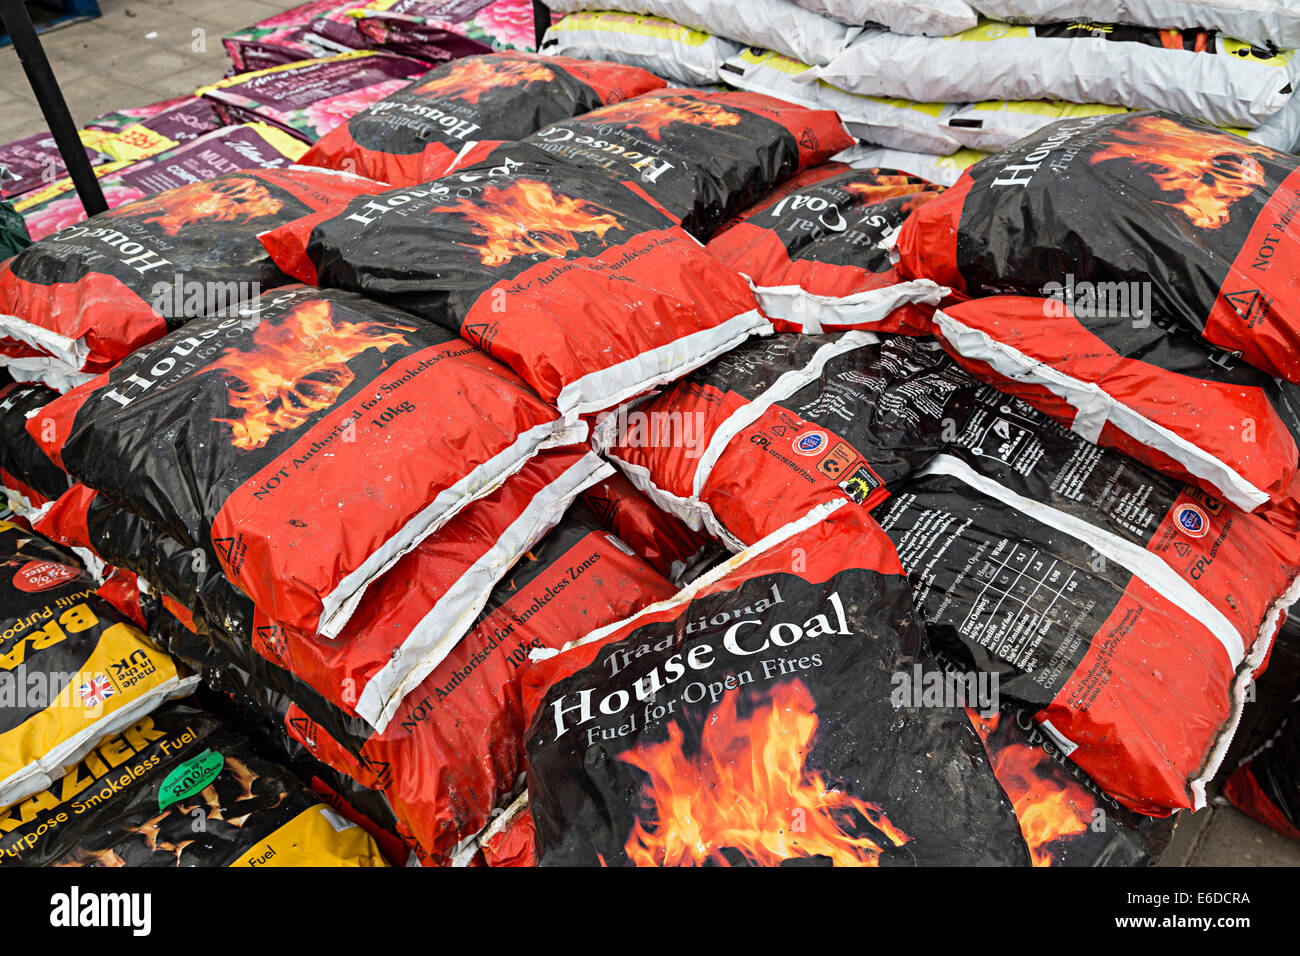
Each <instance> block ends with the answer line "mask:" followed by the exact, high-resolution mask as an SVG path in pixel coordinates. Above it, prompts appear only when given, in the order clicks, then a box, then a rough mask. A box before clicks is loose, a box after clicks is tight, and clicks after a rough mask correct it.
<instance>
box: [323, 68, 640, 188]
mask: <svg viewBox="0 0 1300 956" xmlns="http://www.w3.org/2000/svg"><path fill="white" fill-rule="evenodd" d="M663 85H664V82H663V80H660V79H658V78H657V77H655V76H653V75H652V74H650V73H647V72H646V71H645V70H642V69H638V68H636V67H631V66H621V65H619V64H615V63H590V62H584V61H582V60H575V59H571V58H569V57H539V56H537V55H535V54H527V53H497V54H492V55H488V56H474V57H466V58H464V59H460V60H453V61H452V62H451V63H448V64H446V65H444V66H440V67H438V68H436V69H434V70H430V71H429V72H428V73H425V74H424V75H423V76H421V77H419V78H418V79H416V80H414V81H412V82H411V83H410V84H407V85H405V86H403V87H402V88H401V89H400V90H397V91H396V92H394V93H391V94H389V95H388V96H386V97H384V98H383V99H382V100H380V101H379V102H377V103H373V104H371V105H370V106H369V107H367V108H366V109H364V110H362V111H361V112H359V113H357V114H356V115H355V116H352V117H351V118H349V119H348V120H347V121H346V122H344V123H343V124H342V125H340V126H339V127H338V128H337V129H335V130H334V131H333V132H330V133H328V134H326V135H325V136H323V137H322V138H321V139H320V140H319V141H318V142H317V143H316V144H315V145H314V146H313V147H312V148H311V149H310V150H309V151H308V152H307V155H306V156H304V157H303V160H302V161H303V163H304V164H306V165H309V166H325V167H328V168H330V169H344V170H347V171H348V172H352V173H357V174H358V175H361V176H368V177H370V178H371V179H377V180H380V181H381V182H385V183H388V184H390V185H393V186H412V185H415V184H417V183H422V182H424V181H426V180H429V179H436V178H437V177H439V176H441V175H443V174H444V173H445V172H447V170H448V169H449V168H450V167H451V164H452V162H453V161H454V160H455V159H456V156H457V154H458V153H459V152H460V151H461V150H462V149H463V148H464V147H465V146H466V145H467V144H468V143H470V142H473V141H476V140H515V139H522V138H523V137H525V136H527V135H528V134H529V133H532V132H535V131H536V130H538V129H541V128H542V127H543V126H547V125H549V124H550V123H553V122H556V121H558V120H561V119H567V118H568V117H570V116H573V115H575V114H578V113H586V112H588V111H590V110H593V109H595V108H596V107H598V106H604V105H605V104H607V103H617V102H618V101H620V100H623V99H626V98H627V97H629V96H636V95H638V94H641V93H645V92H648V91H650V90H655V89H659V88H660V87H662V86H663Z"/></svg>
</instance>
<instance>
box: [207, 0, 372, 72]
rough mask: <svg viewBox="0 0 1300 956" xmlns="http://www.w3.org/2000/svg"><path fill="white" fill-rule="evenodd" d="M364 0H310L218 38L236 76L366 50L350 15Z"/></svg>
mask: <svg viewBox="0 0 1300 956" xmlns="http://www.w3.org/2000/svg"><path fill="white" fill-rule="evenodd" d="M365 6H366V4H365V2H364V0H353V2H350V3H342V2H340V0H313V2H311V3H304V4H300V5H299V6H296V7H291V8H290V9H288V10H285V11H284V12H283V13H277V14H276V15H275V16H272V17H267V18H266V19H265V20H259V21H257V22H256V23H254V24H252V25H251V26H247V27H245V28H244V29H242V30H237V31H235V32H234V33H227V34H226V35H225V36H224V37H222V38H221V43H222V45H223V46H224V47H225V48H226V55H227V56H229V57H230V62H231V64H232V65H233V66H234V71H235V72H236V73H248V72H250V71H252V70H262V69H265V68H267V67H271V66H279V65H280V64H282V63H293V62H295V61H297V60H309V59H312V58H313V57H322V56H329V55H331V54H335V53H346V52H347V51H348V50H363V49H365V48H366V42H365V37H363V36H361V34H360V33H359V32H358V31H357V29H356V27H355V26H354V21H353V19H352V17H351V16H350V14H351V13H352V12H353V11H357V10H361V9H362V8H364V7H365Z"/></svg>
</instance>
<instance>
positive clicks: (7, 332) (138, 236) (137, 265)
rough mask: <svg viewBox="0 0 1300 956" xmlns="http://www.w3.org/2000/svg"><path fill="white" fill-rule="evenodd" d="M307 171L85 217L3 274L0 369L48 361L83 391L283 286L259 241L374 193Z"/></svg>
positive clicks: (197, 188) (234, 179)
mask: <svg viewBox="0 0 1300 956" xmlns="http://www.w3.org/2000/svg"><path fill="white" fill-rule="evenodd" d="M377 188H379V187H376V186H375V184H374V183H372V182H370V181H369V180H365V179H361V178H360V177H356V176H347V175H344V174H342V173H335V172H327V171H324V170H312V169H296V168H294V169H258V170H244V171H241V172H238V173H231V174H228V175H225V176H218V177H217V178H215V179H210V180H207V181H205V182H199V183H191V184H190V185H187V186H181V187H179V188H177V189H169V190H167V191H165V192H161V193H158V194H157V195H155V196H151V197H149V198H147V199H142V200H138V201H136V202H133V203H129V204H128V205H125V206H121V207H119V208H117V209H113V210H110V211H108V212H105V213H100V214H99V215H97V216H92V217H91V218H89V219H87V220H86V221H85V222H82V223H78V224H77V225H74V226H69V227H68V228H67V229H62V230H60V231H59V232H57V233H55V234H53V235H51V236H47V237H46V238H45V239H42V240H41V241H40V242H37V243H34V244H32V245H31V246H29V247H28V248H27V249H24V250H23V251H22V252H21V253H20V254H19V255H17V256H15V257H14V258H12V259H10V260H9V261H8V262H6V263H0V364H3V363H4V361H5V358H6V357H15V358H20V359H26V360H28V361H29V364H30V360H33V359H35V360H42V359H43V360H47V361H48V362H49V363H50V364H51V365H52V366H53V367H55V368H57V369H58V370H59V371H62V372H64V373H65V374H67V373H77V372H84V373H88V375H86V376H83V377H82V378H83V380H84V379H85V378H86V377H88V376H89V375H91V374H97V373H99V372H102V371H105V370H107V369H110V368H112V367H113V366H114V365H116V364H117V363H118V362H119V361H121V360H122V359H123V358H124V357H126V356H127V355H128V354H130V353H131V352H132V351H134V350H135V349H137V348H139V347H140V346H141V345H144V344H146V343H148V342H152V341H153V340H154V339H157V338H161V337H162V336H163V335H165V334H166V333H167V332H168V331H170V330H172V329H175V328H178V327H179V326H181V325H183V324H184V323H185V322H186V321H187V320H188V319H191V318H197V317H199V316H204V315H213V314H223V313H227V312H230V311H233V310H234V309H235V308H237V307H238V306H239V304H240V303H241V302H244V301H246V300H248V299H251V298H254V297H256V296H257V295H258V294H259V293H260V292H262V291H265V290H267V289H270V288H273V287H275V286H278V285H283V284H284V283H286V282H288V281H289V279H288V277H287V276H285V275H284V274H283V273H282V272H280V270H279V269H277V268H276V267H275V265H274V264H273V263H272V262H271V259H270V257H269V256H267V254H266V250H265V249H264V248H262V245H261V244H260V243H259V242H258V241H257V234H258V233H260V232H262V231H264V230H267V229H273V228H275V227H276V226H279V225H283V224H284V223H286V222H290V221H292V220H294V219H298V218H300V217H301V216H304V215H306V214H308V213H310V212H314V211H316V210H319V209H325V208H328V207H329V206H331V205H332V204H335V203H338V202H340V201H342V200H346V199H350V198H352V197H353V196H356V195H358V194H359V193H364V192H367V191H373V190H375V189H377Z"/></svg>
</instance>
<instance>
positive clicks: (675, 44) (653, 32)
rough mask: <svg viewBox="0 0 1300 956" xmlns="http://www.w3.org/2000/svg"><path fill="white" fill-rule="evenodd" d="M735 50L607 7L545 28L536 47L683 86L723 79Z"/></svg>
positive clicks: (729, 44) (677, 27) (666, 22)
mask: <svg viewBox="0 0 1300 956" xmlns="http://www.w3.org/2000/svg"><path fill="white" fill-rule="evenodd" d="M740 51H741V48H740V45H739V44H737V43H733V42H732V41H731V40H728V39H725V38H724V37H716V36H713V35H711V34H708V33H705V32H704V31H702V30H692V29H691V28H690V27H685V26H682V25H681V24H680V23H674V22H673V21H672V20H665V19H664V18H663V17H646V16H638V15H636V14H634V13H618V12H615V11H610V10H597V11H590V12H584V13H574V14H570V15H569V16H567V17H565V18H564V19H563V20H561V21H560V22H559V23H556V24H554V25H553V26H552V27H551V28H550V29H549V30H547V31H546V38H545V39H543V40H542V49H541V52H542V53H545V54H548V55H550V56H571V57H577V58H578V59H582V60H613V61H614V62H616V63H626V64H628V65H629V66H638V67H641V68H642V69H644V70H649V71H650V72H651V73H653V74H655V75H656V76H662V77H663V78H664V79H666V80H672V81H674V82H676V83H680V84H682V85H683V86H705V85H708V84H711V83H720V82H722V75H721V73H720V72H719V71H720V70H721V69H722V64H723V63H725V62H726V61H727V60H728V59H729V58H730V57H733V56H736V55H737V54H738V53H740ZM502 138H503V139H504V138H505V137H502Z"/></svg>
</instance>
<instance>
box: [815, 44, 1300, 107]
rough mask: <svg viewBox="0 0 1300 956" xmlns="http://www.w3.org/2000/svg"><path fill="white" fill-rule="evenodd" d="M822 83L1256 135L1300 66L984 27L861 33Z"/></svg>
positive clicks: (1206, 47)
mask: <svg viewBox="0 0 1300 956" xmlns="http://www.w3.org/2000/svg"><path fill="white" fill-rule="evenodd" d="M900 63H906V64H908V68H907V69H898V66H897V65H898V64H900ZM1008 64H1015V69H1008ZM817 76H818V78H820V79H822V80H825V81H826V82H827V83H829V84H830V85H831V86H834V87H838V88H840V89H844V90H848V91H849V92H850V93H861V94H863V95H866V96H898V97H902V98H903V99H908V100H916V101H918V102H922V103H927V102H936V101H937V102H941V103H978V102H982V101H984V100H1035V99H1043V100H1069V101H1070V102H1072V103H1105V104H1108V105H1111V106H1133V107H1137V108H1139V109H1153V110H1168V111H1170V112H1171V113H1180V114H1182V115H1183V116H1189V117H1194V118H1195V119H1198V120H1204V121H1205V122H1207V123H1214V124H1217V125H1219V126H1244V127H1254V126H1258V125H1260V124H1261V123H1263V122H1265V121H1266V120H1267V119H1269V117H1271V116H1273V114H1275V113H1277V112H1278V111H1279V110H1281V109H1282V108H1283V107H1284V106H1286V104H1287V100H1288V99H1289V98H1290V96H1291V89H1292V84H1293V83H1295V82H1296V80H1297V77H1300V59H1297V57H1296V56H1295V54H1294V51H1292V50H1282V51H1279V50H1278V49H1277V48H1276V47H1273V46H1264V47H1252V46H1251V45H1250V44H1249V43H1243V42H1241V41H1240V40H1234V39H1231V38H1229V37H1226V36H1221V35H1219V34H1217V33H1215V32H1213V31H1207V30H1199V29H1194V30H1182V31H1179V30H1154V29H1149V28H1146V27H1129V26H1122V25H1119V24H1112V23H1096V22H1093V21H1091V20H1067V21H1063V22H1058V23H1042V24H1036V25H1033V26H1014V25H1012V24H1008V23H1001V22H998V21H995V20H981V21H980V23H979V24H978V25H976V26H974V27H972V28H971V29H969V30H965V31H963V32H961V33H958V34H955V35H954V36H950V37H920V36H903V35H901V34H897V33H891V32H889V31H888V30H881V29H868V30H867V31H865V32H864V33H863V34H862V35H861V36H860V37H858V38H857V39H856V40H854V41H853V43H852V44H851V45H850V46H849V47H848V49H846V50H845V51H844V52H843V53H841V54H840V55H839V56H837V57H836V58H835V59H834V60H832V61H831V62H830V63H829V64H827V65H826V66H824V67H821V68H820V69H819V70H818V71H817Z"/></svg>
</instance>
